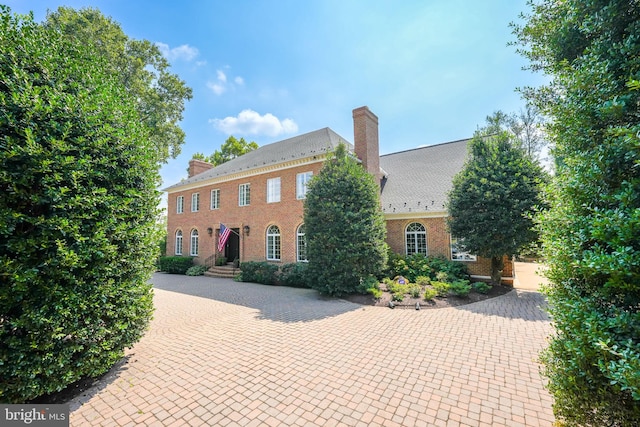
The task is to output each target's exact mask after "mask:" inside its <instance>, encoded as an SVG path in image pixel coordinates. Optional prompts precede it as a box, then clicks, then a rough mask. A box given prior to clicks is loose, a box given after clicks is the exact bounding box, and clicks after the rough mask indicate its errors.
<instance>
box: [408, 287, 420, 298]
mask: <svg viewBox="0 0 640 427" xmlns="http://www.w3.org/2000/svg"><path fill="white" fill-rule="evenodd" d="M421 293H422V286H420V285H416V284H411V285H409V295H411V297H412V298H420V294H421Z"/></svg>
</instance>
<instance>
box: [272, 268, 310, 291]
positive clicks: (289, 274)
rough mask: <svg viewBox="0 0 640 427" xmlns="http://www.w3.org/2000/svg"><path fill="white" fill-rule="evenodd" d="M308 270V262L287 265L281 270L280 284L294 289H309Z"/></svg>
mask: <svg viewBox="0 0 640 427" xmlns="http://www.w3.org/2000/svg"><path fill="white" fill-rule="evenodd" d="M307 269H308V265H307V263H306V262H293V263H290V264H285V265H283V266H282V267H281V268H280V273H279V275H278V283H279V284H281V285H284V286H291V287H294V288H308V287H309V283H308V279H307Z"/></svg>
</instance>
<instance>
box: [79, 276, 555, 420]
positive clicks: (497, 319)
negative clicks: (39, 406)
mask: <svg viewBox="0 0 640 427" xmlns="http://www.w3.org/2000/svg"><path fill="white" fill-rule="evenodd" d="M153 283H154V285H155V288H156V290H155V305H156V314H155V319H154V320H153V322H152V324H151V329H150V330H149V331H148V333H147V334H146V335H145V337H144V338H143V339H142V341H140V342H139V343H138V344H136V345H135V346H134V348H133V349H132V350H130V351H129V352H128V353H127V355H128V356H127V360H126V362H123V363H122V364H120V365H119V367H118V368H117V369H114V370H113V371H112V373H111V374H110V375H108V376H107V377H106V378H105V379H104V380H102V381H101V382H100V383H99V385H98V386H96V387H95V388H94V389H92V390H89V391H88V392H86V393H85V394H84V395H81V396H79V397H77V398H76V399H74V400H73V401H72V402H71V411H72V413H71V425H74V426H84V425H105V426H106V425H136V426H137V425H219V426H231V425H234V426H258V425H267V426H279V425H282V426H289V425H299V426H305V425H309V426H313V425H318V426H334V425H345V426H370V425H379V426H395V425H398V426H400V425H402V426H420V425H422V426H433V425H435V426H439V425H442V426H458V425H471V426H475V425H490V426H501V425H504V426H510V427H511V426H520V425H526V426H536V425H545V426H548V425H551V424H552V422H553V416H552V412H551V398H550V396H549V395H548V393H547V392H546V391H545V390H544V389H543V387H542V379H541V377H540V375H539V373H538V369H539V366H538V365H537V364H536V362H535V360H536V358H537V353H538V351H539V350H540V349H541V348H542V347H543V346H544V345H545V337H546V336H547V335H548V334H549V332H550V329H551V327H550V323H549V321H548V319H547V318H546V316H545V315H544V313H543V312H542V311H541V310H540V308H539V307H540V306H541V305H543V304H544V300H543V298H542V297H541V296H540V294H538V293H537V292H527V291H520V290H514V291H512V292H510V293H509V294H507V295H504V296H502V297H498V298H494V299H491V300H487V301H484V302H480V303H476V304H470V305H467V306H463V307H461V308H450V309H438V310H421V311H416V310H406V309H405V310H400V309H396V310H391V309H388V308H380V307H362V306H359V305H356V304H352V303H349V302H346V301H343V300H327V299H323V298H321V297H319V296H318V294H316V293H315V292H314V291H311V290H306V289H292V288H285V287H270V286H262V285H255V284H248V283H235V282H233V281H231V280H225V279H211V278H206V277H187V276H175V275H165V274H157V275H155V276H154V278H153Z"/></svg>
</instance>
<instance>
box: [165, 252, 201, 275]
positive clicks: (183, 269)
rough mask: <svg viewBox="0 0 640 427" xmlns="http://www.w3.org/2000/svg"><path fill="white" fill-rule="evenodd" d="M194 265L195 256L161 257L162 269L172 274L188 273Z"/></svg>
mask: <svg viewBox="0 0 640 427" xmlns="http://www.w3.org/2000/svg"><path fill="white" fill-rule="evenodd" d="M192 265H193V258H191V257H186V256H165V257H160V262H159V267H160V271H163V272H165V273H171V274H186V273H187V270H188V269H189V267H191V266H192Z"/></svg>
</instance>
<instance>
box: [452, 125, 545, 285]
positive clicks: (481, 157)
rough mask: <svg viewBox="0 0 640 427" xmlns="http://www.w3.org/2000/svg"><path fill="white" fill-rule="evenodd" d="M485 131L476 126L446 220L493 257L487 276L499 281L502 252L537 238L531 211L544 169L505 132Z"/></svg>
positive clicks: (477, 250) (468, 245) (469, 246)
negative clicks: (478, 129) (488, 134)
mask: <svg viewBox="0 0 640 427" xmlns="http://www.w3.org/2000/svg"><path fill="white" fill-rule="evenodd" d="M494 130H495V129H492V130H491V132H493V131H494ZM484 133H485V132H476V135H475V136H474V138H473V140H472V141H471V144H470V153H469V158H468V160H467V163H466V165H465V167H464V168H463V170H462V171H460V173H458V175H456V176H455V178H454V180H453V189H452V190H451V192H450V193H449V202H448V210H449V215H450V218H449V221H448V225H449V229H450V232H451V234H452V235H453V236H456V237H458V238H460V239H461V241H462V242H463V246H464V247H465V249H466V250H468V251H469V252H471V253H474V254H477V255H480V256H482V257H485V258H490V259H491V281H492V282H493V283H494V284H500V281H501V277H502V270H503V268H504V262H503V257H504V256H505V255H506V256H512V255H515V254H517V253H518V251H519V250H520V249H521V248H522V247H523V246H525V245H526V244H528V243H530V242H532V241H534V240H535V239H536V238H537V233H536V231H535V230H534V224H533V219H532V217H531V215H532V214H533V212H534V210H535V207H536V205H537V204H538V203H539V201H540V198H539V194H540V191H539V184H540V181H541V179H542V176H543V175H542V171H541V169H540V167H539V166H538V165H537V164H536V163H534V162H532V161H531V160H530V159H529V158H528V157H526V156H525V155H524V153H523V152H522V151H521V150H520V149H518V148H516V147H515V146H514V143H513V138H514V137H513V135H511V134H510V133H509V132H507V131H501V132H499V133H497V134H496V133H494V134H493V135H492V136H484V135H483V134H484Z"/></svg>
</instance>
